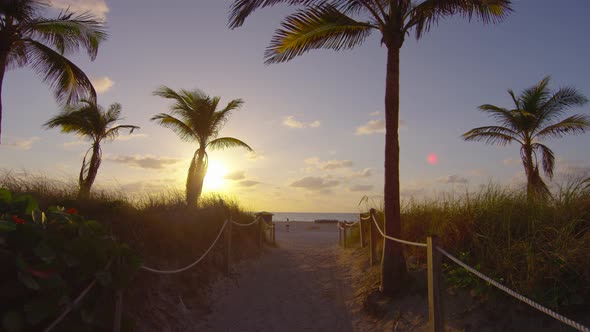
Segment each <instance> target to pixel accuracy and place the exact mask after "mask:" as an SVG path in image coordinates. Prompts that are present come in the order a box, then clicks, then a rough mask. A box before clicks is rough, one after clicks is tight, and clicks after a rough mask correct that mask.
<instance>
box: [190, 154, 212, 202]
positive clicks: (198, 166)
mask: <svg viewBox="0 0 590 332" xmlns="http://www.w3.org/2000/svg"><path fill="white" fill-rule="evenodd" d="M195 159H196V160H195ZM205 174H207V161H206V153H205V149H204V148H199V150H197V151H196V152H195V155H194V156H193V159H192V161H191V166H190V167H189V170H188V175H187V180H186V203H187V205H193V204H196V205H198V204H199V198H200V197H201V193H202V191H203V181H204V179H205Z"/></svg>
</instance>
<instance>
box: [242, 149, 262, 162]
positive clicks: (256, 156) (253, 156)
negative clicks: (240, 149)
mask: <svg viewBox="0 0 590 332" xmlns="http://www.w3.org/2000/svg"><path fill="white" fill-rule="evenodd" d="M246 158H248V160H250V161H255V160H262V159H264V153H263V152H261V151H258V152H257V151H249V152H246Z"/></svg>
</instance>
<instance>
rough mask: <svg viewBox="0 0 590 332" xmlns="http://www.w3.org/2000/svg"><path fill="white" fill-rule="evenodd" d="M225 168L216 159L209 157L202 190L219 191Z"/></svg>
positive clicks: (225, 172)
mask: <svg viewBox="0 0 590 332" xmlns="http://www.w3.org/2000/svg"><path fill="white" fill-rule="evenodd" d="M226 174H227V168H226V167H225V165H224V164H223V163H222V162H220V161H218V160H211V159H209V167H208V168H207V175H205V181H204V183H203V191H221V190H222V189H223V186H224V185H225V179H224V177H225V175H226Z"/></svg>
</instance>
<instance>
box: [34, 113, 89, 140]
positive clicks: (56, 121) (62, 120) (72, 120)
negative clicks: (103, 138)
mask: <svg viewBox="0 0 590 332" xmlns="http://www.w3.org/2000/svg"><path fill="white" fill-rule="evenodd" d="M88 113H89V112H88V110H87V109H84V108H82V109H74V108H72V107H65V108H64V109H63V110H62V111H61V112H60V113H59V114H58V115H56V116H54V117H52V118H51V119H49V121H47V122H46V123H45V124H44V125H43V126H44V127H47V128H55V127H61V131H62V132H63V133H75V134H78V135H79V136H81V137H82V138H85V139H89V140H94V139H95V138H96V137H97V136H99V134H97V133H96V131H95V126H94V125H92V124H91V122H92V121H91V120H90V119H89V116H88Z"/></svg>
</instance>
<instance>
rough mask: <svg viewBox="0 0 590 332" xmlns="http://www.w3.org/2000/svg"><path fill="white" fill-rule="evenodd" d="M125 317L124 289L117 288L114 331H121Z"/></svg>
mask: <svg viewBox="0 0 590 332" xmlns="http://www.w3.org/2000/svg"><path fill="white" fill-rule="evenodd" d="M122 317H123V291H122V290H120V289H119V290H117V292H116V293H115V317H114V319H113V332H120V331H121V322H122Z"/></svg>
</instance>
